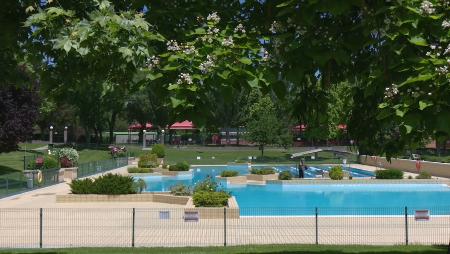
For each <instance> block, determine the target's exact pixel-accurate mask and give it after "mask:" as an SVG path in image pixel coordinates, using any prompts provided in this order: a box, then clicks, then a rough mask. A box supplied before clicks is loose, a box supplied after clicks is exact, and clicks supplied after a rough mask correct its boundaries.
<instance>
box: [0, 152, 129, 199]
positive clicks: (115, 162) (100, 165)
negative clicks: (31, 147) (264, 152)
mask: <svg viewBox="0 0 450 254" xmlns="http://www.w3.org/2000/svg"><path fill="white" fill-rule="evenodd" d="M126 165H128V157H121V158H117V159H111V160H102V161H93V162H86V163H80V164H79V165H78V173H77V177H78V178H80V177H86V176H89V175H93V174H98V173H102V172H105V171H108V170H112V169H116V168H120V167H124V166H126ZM59 174H60V170H59V169H58V168H55V169H43V170H41V171H40V173H39V172H38V171H30V172H27V173H24V172H14V173H9V174H4V175H0V198H2V197H6V196H11V195H14V194H19V193H22V192H25V191H30V190H34V189H38V188H42V187H46V186H50V185H54V184H57V183H60V182H62V180H63V179H62V178H63V177H61V176H60V175H59Z"/></svg>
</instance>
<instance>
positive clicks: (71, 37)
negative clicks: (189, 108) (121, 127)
mask: <svg viewBox="0 0 450 254" xmlns="http://www.w3.org/2000/svg"><path fill="white" fill-rule="evenodd" d="M94 2H95V1H94ZM89 6H90V8H86V9H84V10H83V9H82V10H81V11H79V10H77V11H73V10H69V9H64V8H61V7H51V6H50V7H48V6H47V8H46V9H44V10H39V12H38V13H35V14H33V15H31V16H30V17H29V18H28V20H27V22H26V23H25V25H26V26H27V27H29V28H30V29H31V30H32V33H31V36H30V40H29V41H28V44H27V49H28V51H29V57H30V59H32V60H34V61H33V62H34V63H35V65H36V66H37V69H38V70H39V72H40V75H41V78H42V87H43V89H44V91H45V93H47V94H51V95H52V96H53V97H54V98H56V99H58V100H60V101H63V102H67V103H70V104H72V105H74V106H75V107H76V108H77V112H78V116H79V118H80V122H81V123H82V124H83V125H84V127H85V130H86V134H87V136H88V138H89V137H90V135H89V131H90V130H91V129H93V130H94V131H95V133H96V136H97V135H98V134H100V135H101V133H102V130H103V129H104V128H105V126H106V125H108V127H109V131H110V139H111V140H112V132H113V130H114V124H115V121H116V118H117V115H118V113H119V112H120V111H122V110H123V108H124V103H125V98H126V96H127V94H128V93H129V91H134V90H136V83H137V82H138V81H136V80H135V78H136V75H137V73H138V71H139V70H141V69H145V68H146V65H147V62H148V61H149V59H150V56H151V55H152V53H153V50H154V49H153V45H154V44H155V43H157V42H158V41H161V40H162V37H161V36H160V35H159V34H158V33H156V32H154V30H153V29H152V28H151V26H150V24H148V23H147V22H146V21H145V20H144V19H143V17H142V13H136V12H133V11H121V12H116V10H115V9H114V7H113V6H112V5H111V4H110V3H109V2H108V1H101V2H97V4H93V5H89ZM91 7H92V8H91ZM43 60H45V61H44V62H43ZM105 118H106V119H105ZM105 123H107V124H105Z"/></svg>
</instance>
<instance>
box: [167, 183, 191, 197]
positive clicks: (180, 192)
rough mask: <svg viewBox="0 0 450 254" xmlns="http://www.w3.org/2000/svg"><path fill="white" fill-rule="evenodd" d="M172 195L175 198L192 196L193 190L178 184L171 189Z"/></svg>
mask: <svg viewBox="0 0 450 254" xmlns="http://www.w3.org/2000/svg"><path fill="white" fill-rule="evenodd" d="M170 194H172V195H175V196H190V195H191V194H192V189H191V188H190V187H189V186H186V185H184V184H177V185H174V186H172V187H171V188H170Z"/></svg>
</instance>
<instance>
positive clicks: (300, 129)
mask: <svg viewBox="0 0 450 254" xmlns="http://www.w3.org/2000/svg"><path fill="white" fill-rule="evenodd" d="M292 130H293V131H304V130H306V125H305V124H300V125H297V126H294V127H292Z"/></svg>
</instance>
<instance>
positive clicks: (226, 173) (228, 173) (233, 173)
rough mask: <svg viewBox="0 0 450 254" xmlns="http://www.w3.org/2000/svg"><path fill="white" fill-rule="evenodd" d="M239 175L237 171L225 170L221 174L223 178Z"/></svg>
mask: <svg viewBox="0 0 450 254" xmlns="http://www.w3.org/2000/svg"><path fill="white" fill-rule="evenodd" d="M237 175H239V172H238V171H236V170H224V171H222V173H220V176H221V177H233V176H237Z"/></svg>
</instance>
